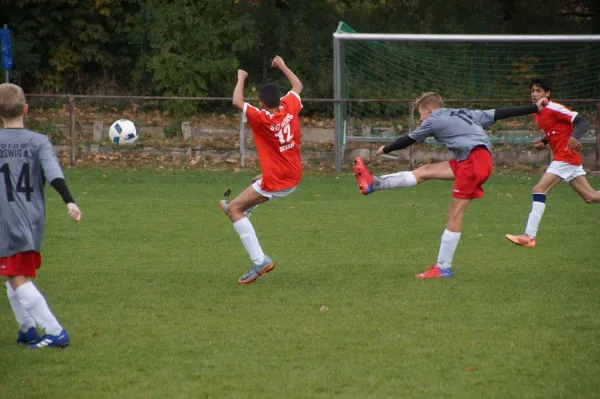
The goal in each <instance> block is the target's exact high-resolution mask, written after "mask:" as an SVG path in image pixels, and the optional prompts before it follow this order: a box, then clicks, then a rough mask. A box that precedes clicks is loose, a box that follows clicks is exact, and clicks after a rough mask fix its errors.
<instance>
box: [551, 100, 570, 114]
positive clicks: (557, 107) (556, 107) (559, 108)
mask: <svg viewBox="0 0 600 399" xmlns="http://www.w3.org/2000/svg"><path fill="white" fill-rule="evenodd" d="M546 108H547V109H549V110H550V111H554V112H562V113H571V112H573V111H572V110H571V109H570V108H569V107H567V106H565V105H563V104H561V103H559V102H556V101H554V100H550V101H548V104H547V105H546Z"/></svg>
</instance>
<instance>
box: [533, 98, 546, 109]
mask: <svg viewBox="0 0 600 399" xmlns="http://www.w3.org/2000/svg"><path fill="white" fill-rule="evenodd" d="M535 105H537V109H538V111H541V110H543V109H544V107H545V106H546V105H548V99H547V98H540V99H539V100H537V102H536V103H535Z"/></svg>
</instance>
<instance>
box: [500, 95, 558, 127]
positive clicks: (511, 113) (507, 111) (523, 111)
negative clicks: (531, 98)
mask: <svg viewBox="0 0 600 399" xmlns="http://www.w3.org/2000/svg"><path fill="white" fill-rule="evenodd" d="M547 104H548V100H547V99H545V98H542V99H540V100H539V101H538V102H537V103H536V104H534V105H528V106H525V107H511V108H498V109H495V110H494V122H496V121H498V120H500V119H506V118H514V117H516V116H523V115H529V114H535V113H536V112H539V111H541V110H542V109H543V108H544V107H545V106H546V105H547Z"/></svg>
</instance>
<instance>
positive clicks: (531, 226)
mask: <svg viewBox="0 0 600 399" xmlns="http://www.w3.org/2000/svg"><path fill="white" fill-rule="evenodd" d="M560 182H561V178H560V177H559V176H557V175H555V174H553V173H548V172H546V173H544V174H543V175H542V178H541V179H540V181H539V182H538V183H537V184H536V185H535V186H533V189H532V192H533V202H532V204H531V212H530V213H529V217H528V218H527V225H526V226H525V234H521V235H512V234H507V235H506V238H507V239H508V240H509V241H510V242H512V243H515V244H517V245H520V246H523V247H534V246H535V244H536V241H535V237H536V236H537V231H538V227H539V225H540V221H541V220H542V215H543V214H544V210H545V209H546V195H547V194H548V193H549V192H550V190H552V189H553V188H554V187H555V186H556V185H557V184H558V183H560Z"/></svg>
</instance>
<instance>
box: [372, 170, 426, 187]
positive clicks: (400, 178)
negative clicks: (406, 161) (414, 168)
mask: <svg viewBox="0 0 600 399" xmlns="http://www.w3.org/2000/svg"><path fill="white" fill-rule="evenodd" d="M416 185H417V178H416V177H415V175H414V174H413V173H412V172H398V173H392V174H391V175H383V176H376V177H374V178H373V188H374V189H375V190H387V189H390V188H406V187H412V186H416Z"/></svg>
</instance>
